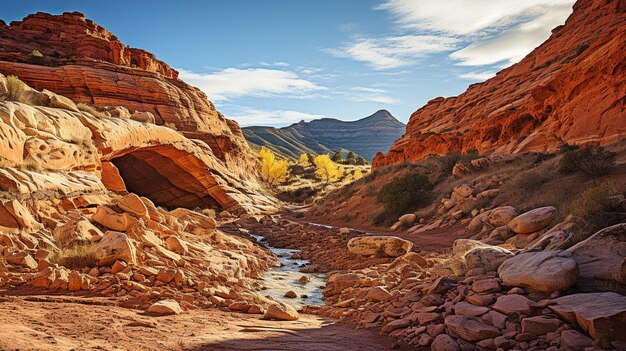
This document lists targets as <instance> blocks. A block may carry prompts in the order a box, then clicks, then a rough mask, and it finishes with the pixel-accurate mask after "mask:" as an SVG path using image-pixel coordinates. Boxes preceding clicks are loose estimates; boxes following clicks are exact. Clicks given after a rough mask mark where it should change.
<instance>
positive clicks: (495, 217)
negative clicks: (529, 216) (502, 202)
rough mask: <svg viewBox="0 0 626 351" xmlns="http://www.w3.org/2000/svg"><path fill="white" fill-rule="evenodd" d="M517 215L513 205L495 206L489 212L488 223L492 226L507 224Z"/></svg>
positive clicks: (517, 212)
mask: <svg viewBox="0 0 626 351" xmlns="http://www.w3.org/2000/svg"><path fill="white" fill-rule="evenodd" d="M518 215H519V211H517V209H516V208H515V207H513V206H502V207H496V208H494V209H493V210H491V211H490V212H489V217H488V219H489V223H491V225H493V226H494V227H500V226H503V225H507V224H509V222H511V220H512V219H513V218H515V217H516V216H518Z"/></svg>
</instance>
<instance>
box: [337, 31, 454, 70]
mask: <svg viewBox="0 0 626 351" xmlns="http://www.w3.org/2000/svg"><path fill="white" fill-rule="evenodd" d="M457 43H458V39H456V38H452V37H440V36H434V35H404V36H390V37H383V38H360V39H357V41H356V42H355V43H352V44H349V45H347V46H346V47H344V48H341V49H327V50H326V51H327V52H329V53H330V54H332V55H334V56H337V57H344V58H350V59H353V60H356V61H361V62H366V63H368V64H369V65H370V66H371V67H372V68H373V69H376V70H384V69H390V68H397V67H405V66H410V65H413V64H415V60H417V59H419V58H421V57H424V56H426V55H427V54H432V53H436V52H444V51H450V50H453V49H455V48H456V44H457Z"/></svg>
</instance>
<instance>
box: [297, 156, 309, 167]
mask: <svg viewBox="0 0 626 351" xmlns="http://www.w3.org/2000/svg"><path fill="white" fill-rule="evenodd" d="M298 164H299V165H300V166H302V167H306V166H308V165H309V155H307V154H302V155H300V159H299V160H298Z"/></svg>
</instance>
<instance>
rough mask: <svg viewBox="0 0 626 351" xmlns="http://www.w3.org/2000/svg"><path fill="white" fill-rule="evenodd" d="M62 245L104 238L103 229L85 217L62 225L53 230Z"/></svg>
mask: <svg viewBox="0 0 626 351" xmlns="http://www.w3.org/2000/svg"><path fill="white" fill-rule="evenodd" d="M52 234H53V235H54V238H55V239H56V241H57V243H58V244H59V245H61V246H72V245H75V244H86V243H90V242H95V241H98V240H100V239H102V235H103V234H102V231H101V230H100V229H98V228H97V227H96V226H94V225H93V224H91V222H90V221H88V220H87V219H85V218H81V219H79V220H77V221H76V222H68V223H65V224H63V225H60V226H58V227H56V228H54V230H53V231H52Z"/></svg>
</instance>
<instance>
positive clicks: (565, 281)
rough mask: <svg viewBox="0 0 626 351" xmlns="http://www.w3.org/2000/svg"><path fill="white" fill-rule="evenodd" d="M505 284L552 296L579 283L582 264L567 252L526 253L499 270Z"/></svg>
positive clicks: (515, 257)
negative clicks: (579, 271)
mask: <svg viewBox="0 0 626 351" xmlns="http://www.w3.org/2000/svg"><path fill="white" fill-rule="evenodd" d="M498 275H499V276H500V279H502V283H503V284H505V285H509V286H519V287H525V288H529V289H531V290H534V291H540V292H545V293H552V292H555V291H563V290H566V289H568V288H569V287H571V286H572V285H574V284H575V283H576V281H577V280H578V264H577V263H576V261H574V260H573V259H572V258H571V254H569V253H566V252H563V251H539V252H523V253H520V254H518V255H516V256H514V257H511V258H509V259H507V260H506V261H504V262H503V263H502V265H500V268H498Z"/></svg>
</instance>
